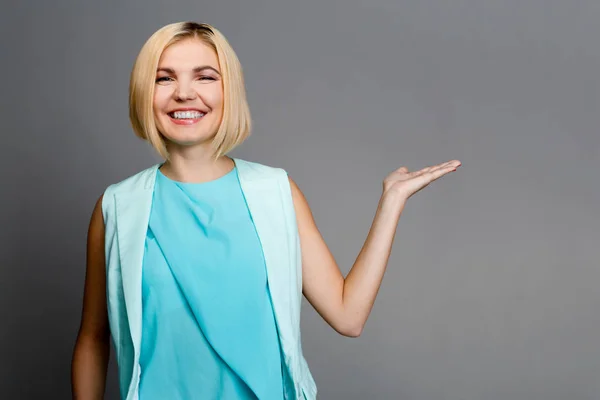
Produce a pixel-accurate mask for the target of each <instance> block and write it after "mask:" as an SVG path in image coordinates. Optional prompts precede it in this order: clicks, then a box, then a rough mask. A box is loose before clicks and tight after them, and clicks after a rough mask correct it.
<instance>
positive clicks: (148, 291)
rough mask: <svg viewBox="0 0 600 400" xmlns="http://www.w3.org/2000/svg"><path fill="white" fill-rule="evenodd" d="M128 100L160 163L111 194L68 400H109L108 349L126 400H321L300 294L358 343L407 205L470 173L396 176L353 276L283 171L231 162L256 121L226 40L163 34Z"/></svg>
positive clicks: (452, 164) (173, 29) (94, 235)
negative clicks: (442, 181)
mask: <svg viewBox="0 0 600 400" xmlns="http://www.w3.org/2000/svg"><path fill="white" fill-rule="evenodd" d="M129 101H130V119H131V122H132V125H133V128H134V131H135V133H136V134H137V135H138V136H140V137H141V138H143V139H145V140H146V141H148V142H149V143H150V144H151V145H152V146H153V147H154V148H155V149H156V150H157V151H158V153H159V154H160V155H161V156H162V157H163V158H164V159H165V161H164V162H163V163H161V164H157V165H155V166H152V167H150V168H148V169H146V170H144V171H142V172H139V173H138V174H136V175H134V176H131V177H129V178H127V179H125V180H124V181H122V182H119V183H117V184H114V185H111V186H109V187H108V188H107V189H106V191H105V192H104V194H103V195H102V196H101V197H100V198H99V199H98V201H97V203H96V206H95V208H94V211H93V213H92V217H91V221H90V226H89V231H88V242H87V247H88V253H87V254H88V255H87V272H86V279H85V292H84V300H83V313H82V320H81V327H80V330H79V334H78V337H77V342H76V346H75V350H74V355H73V363H72V389H73V395H74V397H75V398H77V399H97V398H102V396H103V393H104V386H105V379H106V370H107V363H108V354H109V340H110V339H109V338H110V337H111V336H112V338H113V342H114V345H115V352H116V357H117V363H118V366H119V383H120V390H121V396H122V398H124V399H141V400H149V399H255V398H258V399H261V400H262V399H268V400H270V399H306V400H311V399H315V398H316V393H317V390H316V386H315V383H314V380H313V377H312V375H311V373H310V371H309V369H308V366H307V364H306V361H305V359H304V356H303V354H302V348H301V341H300V304H301V297H302V295H303V294H304V296H306V298H307V299H308V301H309V302H310V303H311V304H312V306H313V307H314V308H315V309H316V311H317V312H318V313H319V314H320V315H321V316H322V317H323V318H324V319H325V321H327V323H328V324H329V325H331V327H332V328H333V329H335V330H336V331H337V332H339V333H340V334H342V335H345V336H352V337H356V336H359V335H360V334H361V332H362V329H363V327H364V325H365V322H366V320H367V317H368V315H369V313H370V311H371V308H372V306H373V303H374V301H375V297H376V294H377V291H378V289H379V286H380V283H381V280H382V277H383V275H384V271H385V268H386V264H387V261H388V258H389V255H390V250H391V246H392V240H393V237H394V234H395V230H396V226H397V223H398V220H399V217H400V214H401V212H402V210H403V208H404V205H405V203H406V201H407V200H408V198H409V197H410V196H411V195H413V194H414V193H416V192H417V191H418V190H420V189H422V188H423V187H425V186H426V185H428V184H429V183H430V182H432V181H434V180H436V179H438V178H439V177H441V176H443V175H445V174H447V173H449V172H451V171H455V170H456V168H457V167H458V166H459V165H460V162H459V161H457V160H454V161H449V162H446V163H443V164H440V165H436V166H431V167H428V168H425V169H422V170H420V171H415V172H409V171H408V170H407V169H406V168H404V167H403V168H400V169H398V170H396V171H394V172H392V173H391V174H390V175H388V176H387V177H386V178H385V179H384V181H383V191H382V195H381V199H380V202H379V205H378V207H377V211H376V215H375V218H374V221H373V224H372V226H371V229H370V231H369V234H368V236H367V239H366V242H365V244H364V246H363V248H362V250H361V252H360V254H359V255H358V258H357V260H356V262H355V264H354V266H353V267H352V269H351V271H350V272H349V274H348V275H347V276H346V278H344V277H343V276H342V274H341V272H340V270H339V268H338V266H337V265H336V263H335V261H334V259H333V257H332V255H331V253H330V252H329V250H328V248H327V246H326V244H325V243H324V241H323V238H322V237H321V235H320V233H319V231H318V229H317V227H316V225H315V222H314V221H313V218H312V214H311V211H310V209H309V206H308V204H307V202H306V199H305V198H304V196H303V195H302V192H301V191H300V189H299V188H298V186H297V185H296V184H295V183H294V181H293V180H292V179H291V178H289V177H288V176H287V174H286V172H285V171H284V170H282V169H279V168H272V167H268V166H265V165H261V164H257V163H253V162H248V161H244V160H240V159H232V158H230V157H228V156H227V155H226V154H227V153H228V152H229V151H231V150H232V149H233V148H235V147H236V146H238V145H239V144H240V143H242V142H243V141H244V140H245V139H246V137H247V136H248V135H249V132H250V114H249V111H248V106H247V103H246V96H245V89H244V82H243V77H242V70H241V67H240V65H239V61H238V59H237V57H236V55H235V53H234V51H233V50H232V49H231V47H230V46H229V44H228V43H227V41H226V39H225V38H224V37H223V36H222V35H221V33H220V32H219V31H217V30H216V29H215V28H213V27H211V26H210V25H206V24H197V23H192V22H184V23H176V24H171V25H167V26H165V27H163V28H161V29H160V30H158V31H157V32H156V33H155V34H153V35H152V36H151V37H150V38H149V39H148V41H147V42H146V44H145V45H144V46H143V48H142V49H141V51H140V54H139V55H138V58H137V60H136V62H135V65H134V67H133V71H132V74H131V82H130V98H129Z"/></svg>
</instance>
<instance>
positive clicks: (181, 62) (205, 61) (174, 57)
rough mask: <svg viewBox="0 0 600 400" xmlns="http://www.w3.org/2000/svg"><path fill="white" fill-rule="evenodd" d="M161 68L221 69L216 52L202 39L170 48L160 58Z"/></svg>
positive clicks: (174, 44)
mask: <svg viewBox="0 0 600 400" xmlns="http://www.w3.org/2000/svg"><path fill="white" fill-rule="evenodd" d="M158 65H159V66H160V67H169V68H173V69H193V68H195V67H197V66H199V65H208V66H211V67H213V68H215V69H218V68H219V59H218V57H217V54H216V53H215V51H214V50H213V49H212V47H210V46H209V45H207V44H206V43H204V42H203V41H201V40H200V39H195V38H190V39H184V40H182V41H180V42H177V43H173V44H172V45H170V46H168V47H167V48H166V49H165V50H164V51H163V53H162V54H161V56H160V60H159V62H158Z"/></svg>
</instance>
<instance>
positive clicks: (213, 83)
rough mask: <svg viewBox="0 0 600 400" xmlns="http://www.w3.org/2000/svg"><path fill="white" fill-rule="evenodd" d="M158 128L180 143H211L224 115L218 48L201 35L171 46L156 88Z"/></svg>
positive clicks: (158, 74) (160, 63)
mask: <svg viewBox="0 0 600 400" xmlns="http://www.w3.org/2000/svg"><path fill="white" fill-rule="evenodd" d="M154 89H155V90H154V103H153V104H154V115H155V118H156V124H157V126H158V130H159V131H160V132H161V133H162V134H163V136H164V137H165V138H166V139H167V141H169V142H172V143H176V144H178V145H185V146H190V145H196V144H204V143H210V141H211V140H212V139H213V137H214V135H215V134H216V132H217V130H218V128H219V125H220V123H221V118H222V116H223V85H222V81H221V74H220V70H219V61H218V58H217V55H216V53H215V51H214V50H213V49H212V48H210V47H209V46H207V45H206V44H204V43H203V42H202V41H201V40H198V39H185V40H182V41H181V42H177V43H174V44H172V45H171V46H169V47H167V48H166V49H165V50H164V51H163V53H162V55H161V57H160V61H159V63H158V68H157V71H156V83H155V88H154Z"/></svg>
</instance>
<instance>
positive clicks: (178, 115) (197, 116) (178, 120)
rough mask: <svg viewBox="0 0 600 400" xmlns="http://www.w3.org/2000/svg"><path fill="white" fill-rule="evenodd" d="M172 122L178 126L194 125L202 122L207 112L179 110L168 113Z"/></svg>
mask: <svg viewBox="0 0 600 400" xmlns="http://www.w3.org/2000/svg"><path fill="white" fill-rule="evenodd" d="M167 115H168V116H169V118H170V120H171V122H173V123H174V124H177V125H192V124H195V123H196V122H198V121H200V120H201V119H202V117H204V116H205V115H206V112H204V111H201V110H198V109H179V110H173V111H171V112H168V113H167Z"/></svg>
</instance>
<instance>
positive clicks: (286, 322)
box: [236, 160, 295, 363]
mask: <svg viewBox="0 0 600 400" xmlns="http://www.w3.org/2000/svg"><path fill="white" fill-rule="evenodd" d="M236 164H237V166H238V175H239V177H240V183H241V186H242V191H243V193H244V196H245V198H246V203H247V205H248V209H249V210H250V215H251V216H252V220H253V222H254V226H255V228H256V231H257V233H258V237H259V240H260V243H261V246H262V250H263V255H264V259H265V264H266V269H267V282H268V284H269V293H270V295H271V302H272V305H273V311H274V314H275V321H276V323H277V329H278V330H279V340H280V342H281V345H282V350H283V352H284V354H286V355H287V356H289V355H290V354H292V353H293V352H291V351H290V350H291V348H290V346H291V345H292V343H291V341H292V338H293V337H294V333H293V332H291V331H290V329H291V327H292V326H294V325H293V323H292V321H291V318H292V315H291V313H290V302H292V301H293V296H294V295H295V292H294V290H293V288H292V287H291V286H290V283H291V282H295V279H292V277H291V276H290V274H291V273H292V270H293V268H291V266H290V265H289V263H290V258H289V254H290V251H289V248H288V247H289V242H288V238H289V233H288V232H287V226H286V223H285V221H286V215H285V213H284V209H283V206H282V202H283V200H282V193H281V189H280V187H279V185H280V182H279V180H278V179H277V176H276V175H274V174H269V175H268V177H269V179H265V178H264V175H263V173H261V171H260V170H256V169H254V168H253V166H252V164H251V163H247V162H245V161H242V160H236ZM285 361H286V363H287V362H289V360H285Z"/></svg>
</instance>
